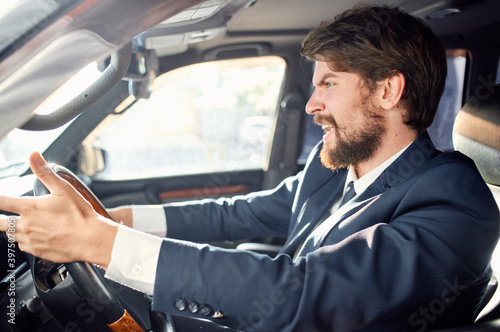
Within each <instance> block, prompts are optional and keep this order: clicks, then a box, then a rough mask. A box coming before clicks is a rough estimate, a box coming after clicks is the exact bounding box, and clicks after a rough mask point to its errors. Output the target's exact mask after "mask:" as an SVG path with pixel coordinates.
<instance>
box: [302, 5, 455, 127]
mask: <svg viewBox="0 0 500 332" xmlns="http://www.w3.org/2000/svg"><path fill="white" fill-rule="evenodd" d="M301 54H302V55H303V56H305V57H306V58H308V59H310V60H313V61H326V62H328V63H329V66H330V67H331V68H332V70H335V71H346V72H353V73H357V74H358V75H360V77H361V78H362V79H363V80H364V81H365V85H366V86H367V87H368V88H369V89H371V90H373V89H374V87H375V85H376V83H377V82H378V81H380V80H383V79H385V78H388V77H391V76H392V75H394V73H395V72H400V73H402V74H403V75H404V76H405V79H406V86H405V89H404V91H403V96H402V98H401V99H402V101H403V102H404V106H405V107H406V109H407V111H408V113H407V115H406V118H405V123H406V124H407V125H408V126H411V127H412V128H414V129H417V130H418V131H423V130H425V129H426V128H427V127H429V126H430V125H431V123H432V121H433V119H434V115H435V114H436V111H437V107H438V104H439V100H440V98H441V95H442V93H443V89H444V84H445V80H446V74H447V66H446V54H445V51H444V48H443V46H442V45H441V43H440V42H439V40H438V38H437V37H436V35H435V34H434V33H433V32H432V30H431V29H430V27H429V26H427V25H426V24H425V23H423V22H422V21H420V20H419V19H417V18H415V17H413V16H411V15H410V14H407V13H405V12H402V11H400V10H399V9H396V8H392V7H388V6H364V5H363V6H357V7H355V8H353V9H351V10H348V11H346V12H344V13H342V14H340V15H339V16H337V17H336V18H335V20H334V21H333V22H331V23H329V22H324V23H322V24H321V25H319V26H318V27H317V28H316V29H314V30H313V31H311V32H310V33H309V34H308V35H307V37H306V38H305V39H304V41H303V42H302V49H301Z"/></svg>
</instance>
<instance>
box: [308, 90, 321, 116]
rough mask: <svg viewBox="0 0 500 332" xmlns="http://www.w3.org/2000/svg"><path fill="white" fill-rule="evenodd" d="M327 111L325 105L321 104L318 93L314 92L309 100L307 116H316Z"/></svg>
mask: <svg viewBox="0 0 500 332" xmlns="http://www.w3.org/2000/svg"><path fill="white" fill-rule="evenodd" d="M324 109H325V105H324V104H323V102H321V98H319V95H318V92H317V91H314V92H313V94H312V95H311V98H309V101H308V102H307V105H306V113H307V114H316V113H319V112H321V111H323V110H324Z"/></svg>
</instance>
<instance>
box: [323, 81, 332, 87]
mask: <svg viewBox="0 0 500 332" xmlns="http://www.w3.org/2000/svg"><path fill="white" fill-rule="evenodd" d="M325 84H326V86H327V87H331V86H334V84H333V82H326V83H325Z"/></svg>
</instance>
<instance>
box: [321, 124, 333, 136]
mask: <svg viewBox="0 0 500 332" xmlns="http://www.w3.org/2000/svg"><path fill="white" fill-rule="evenodd" d="M321 129H323V132H324V133H325V134H328V133H329V132H330V131H332V126H329V125H323V126H321Z"/></svg>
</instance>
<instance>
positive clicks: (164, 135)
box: [82, 57, 286, 179]
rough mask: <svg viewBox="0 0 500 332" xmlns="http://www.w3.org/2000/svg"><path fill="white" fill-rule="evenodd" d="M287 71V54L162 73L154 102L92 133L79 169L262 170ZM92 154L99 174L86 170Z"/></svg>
mask: <svg viewBox="0 0 500 332" xmlns="http://www.w3.org/2000/svg"><path fill="white" fill-rule="evenodd" d="M285 68H286V64H285V61H284V60H283V59H282V58H279V57H260V58H251V59H236V60H224V61H215V62H208V63H201V64H195V65H192V66H187V67H184V68H180V69H176V70H173V71H171V72H168V73H166V74H163V75H161V76H159V77H157V78H156V80H155V82H154V84H153V91H152V93H151V96H150V97H149V99H139V100H137V101H136V102H135V103H134V104H133V105H132V106H131V107H130V109H128V110H127V111H126V112H125V113H124V114H122V115H112V116H111V117H113V118H114V119H112V120H108V121H104V122H103V123H102V125H101V126H100V127H98V128H97V129H96V130H95V131H94V132H93V133H91V134H90V135H89V137H88V138H87V140H86V141H85V142H84V149H83V151H86V152H84V155H85V156H84V163H83V165H84V166H85V165H87V167H82V168H83V169H84V171H85V169H86V173H87V175H90V176H93V177H94V178H99V179H117V178H119V179H133V178H143V177H155V176H167V175H179V174H194V173H205V172H221V171H237V170H244V169H245V170H247V169H263V168H265V167H266V165H267V155H268V149H269V147H270V145H271V144H270V140H271V139H272V136H273V135H272V133H273V127H274V126H273V123H274V118H275V113H276V110H277V103H278V98H279V95H280V92H281V83H282V81H283V77H284V74H285ZM108 122H110V123H108ZM95 151H102V153H99V155H100V156H102V157H103V158H100V159H101V161H102V162H101V166H100V167H99V169H100V170H99V171H96V169H95V167H93V169H92V167H90V168H89V167H88V164H89V162H88V159H89V158H92V156H95V155H96V154H95ZM94 159H95V158H94ZM93 164H95V163H93Z"/></svg>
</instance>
